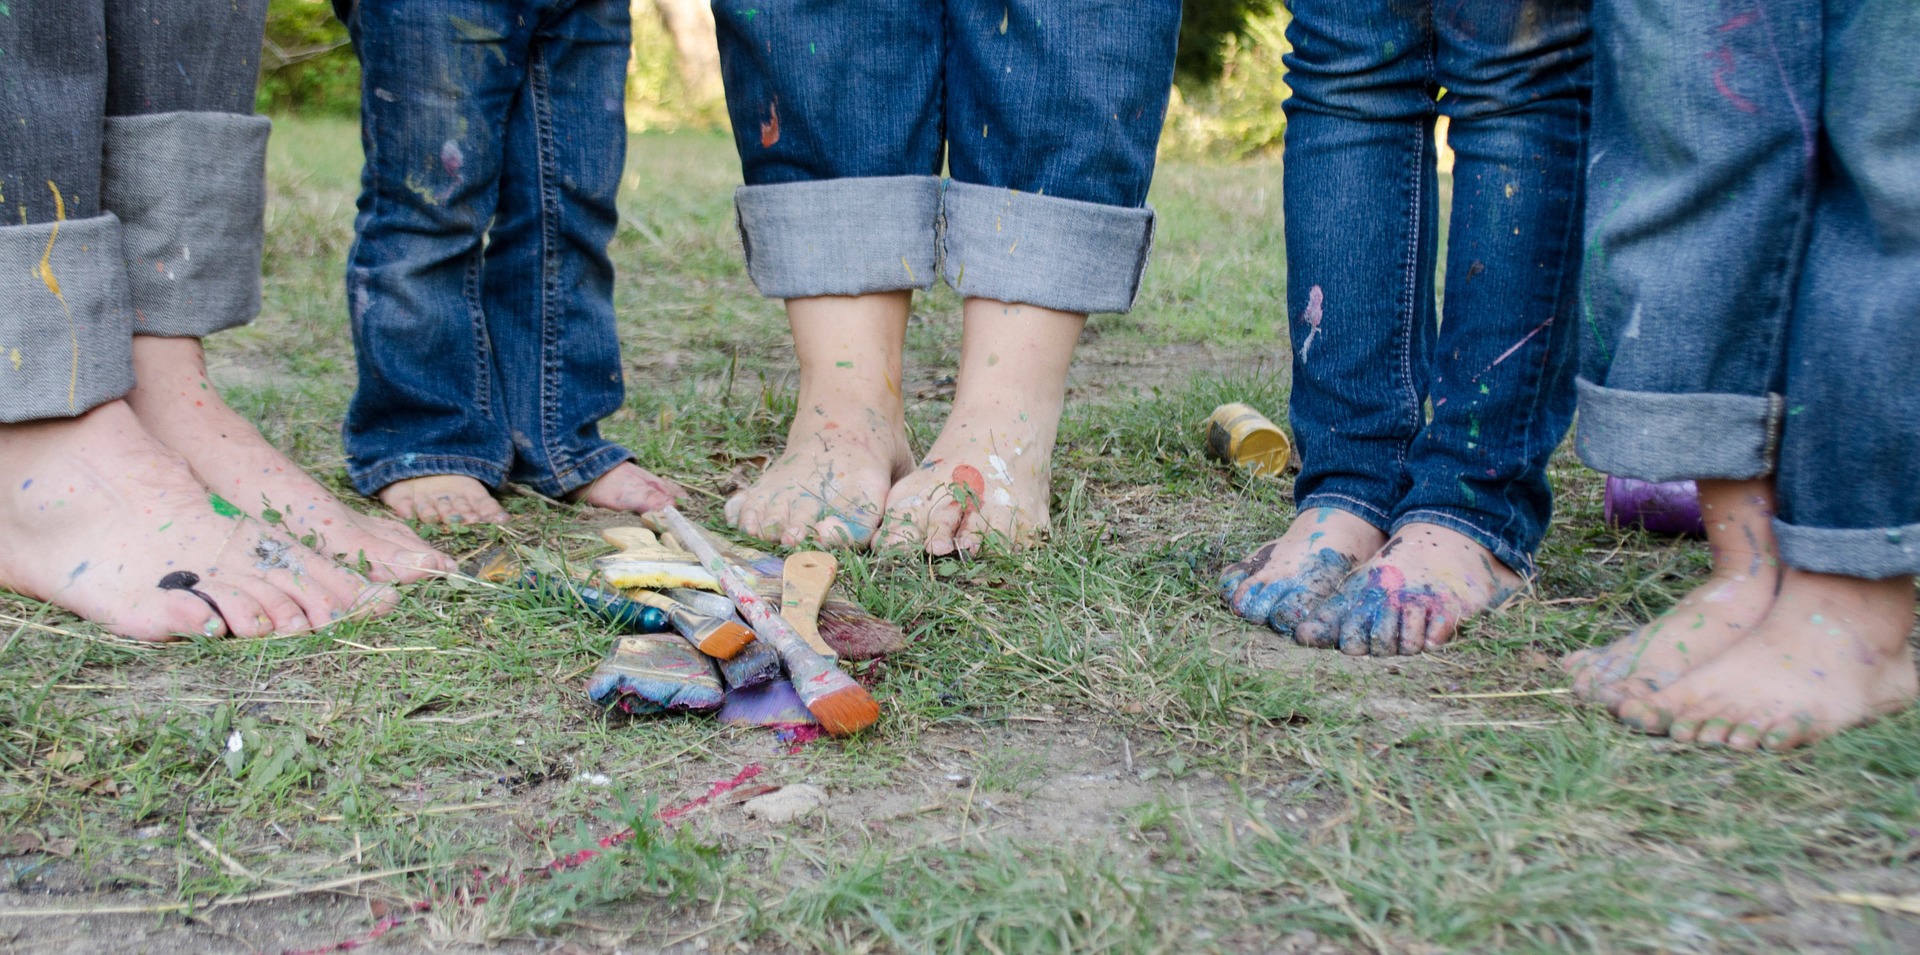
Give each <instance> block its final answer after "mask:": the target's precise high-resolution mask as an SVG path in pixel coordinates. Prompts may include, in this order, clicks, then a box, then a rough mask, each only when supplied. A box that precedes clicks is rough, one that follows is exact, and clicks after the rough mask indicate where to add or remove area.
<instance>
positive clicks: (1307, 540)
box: [1220, 507, 1387, 636]
mask: <svg viewBox="0 0 1920 955" xmlns="http://www.w3.org/2000/svg"><path fill="white" fill-rule="evenodd" d="M1386 539H1387V535H1385V534H1383V533H1381V532H1380V529H1379V528H1377V527H1374V526H1373V525H1372V524H1369V523H1367V522H1366V521H1364V520H1361V519H1360V518H1359V517H1356V516H1354V515H1353V514H1350V513H1348V512H1346V511H1342V510H1339V509H1337V508H1332V507H1314V508H1309V509H1307V510H1306V511H1304V512H1302V513H1301V514H1300V515H1299V516H1298V517H1296V518H1294V520H1293V525H1292V526H1291V527H1288V528H1287V532H1286V533H1285V534H1283V535H1281V536H1280V538H1279V539H1278V540H1273V541H1268V542H1267V543H1266V544H1263V545H1261V547H1260V549H1259V550H1257V551H1254V553H1253V555H1252V556H1250V557H1248V558H1247V559H1246V560H1243V561H1241V562H1239V563H1237V564H1234V565H1232V566H1230V567H1228V568H1227V569H1226V570H1225V571H1222V572H1221V574H1220V596H1221V597H1222V598H1224V599H1225V600H1226V601H1227V606H1229V607H1232V608H1233V612H1234V613H1237V614H1239V615H1240V616H1242V617H1245V618H1247V619H1248V620H1252V621H1254V622H1256V623H1265V624H1267V625H1269V626H1271V627H1273V629H1275V630H1277V631H1279V632H1280V633H1282V634H1285V635H1287V636H1293V634H1294V630H1295V628H1296V627H1298V626H1299V625H1300V623H1301V622H1302V621H1305V620H1306V619H1307V618H1308V617H1309V616H1310V615H1311V614H1312V613H1313V611H1314V610H1315V609H1317V608H1318V607H1319V606H1320V602H1321V601H1322V600H1325V599H1326V598H1327V597H1328V596H1329V595H1331V594H1332V593H1333V592H1334V591H1335V590H1336V589H1338V588H1339V587H1340V583H1341V582H1342V581H1344V580H1346V579H1347V575H1348V574H1350V573H1352V572H1353V569H1354V568H1355V567H1358V566H1360V564H1361V562H1362V561H1365V560H1366V559H1367V558H1368V557H1370V556H1372V555H1373V553H1374V552H1375V551H1377V550H1379V549H1380V545H1381V544H1383V543H1385V542H1386Z"/></svg>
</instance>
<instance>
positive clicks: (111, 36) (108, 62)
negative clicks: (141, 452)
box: [0, 0, 271, 422]
mask: <svg viewBox="0 0 1920 955" xmlns="http://www.w3.org/2000/svg"><path fill="white" fill-rule="evenodd" d="M266 6H267V3H266V0H240V2H236V0H145V2H142V0H64V2H61V3H15V4H13V5H12V8H11V10H10V12H9V13H8V15H6V16H0V51H4V52H0V56H3V57H4V58H5V59H4V62H3V63H0V70H4V82H0V116H4V117H5V122H0V208H4V210H5V212H6V218H5V219H4V220H0V221H9V222H11V221H15V220H17V221H18V222H19V223H20V224H18V225H5V226H0V422H20V421H33V420H40V419H48V418H65V417H74V416H77V415H79V414H82V413H84V412H86V411H87V410H89V409H91V408H93V407H95V406H98V405H101V404H104V403H106V402H109V401H112V400H114V399H117V398H120V397H122V396H124V395H125V394H126V393H127V392H128V391H129V390H130V389H131V388H132V387H133V357H132V341H133V338H132V336H134V335H162V336H174V337H194V338H198V337H202V336H205V335H208V334H211V333H213V332H216V331H219V330H221V329H224V328H231V327H234V326H236V325H243V324H246V323H247V322H249V321H251V320H252V319H253V318H254V316H255V315H257V314H258V313H259V311H260V257H261V250H262V248H263V244H264V235H265V233H264V228H265V220H264V214H265V204H266V145H267V133H268V130H269V128H270V126H271V123H270V122H269V121H268V120H267V119H266V118H265V117H261V116H255V115H253V96H254V87H255V84H256V83H257V80H258V76H259V69H260V63H259V53H260V39H261V31H262V26H263V24H264V23H265V22H266V21H265V18H266Z"/></svg>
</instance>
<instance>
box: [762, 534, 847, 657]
mask: <svg viewBox="0 0 1920 955" xmlns="http://www.w3.org/2000/svg"><path fill="white" fill-rule="evenodd" d="M839 569H840V561H839V560H837V559H835V558H834V556H833V555H832V554H829V553H826V552H825V551H818V550H803V551H801V552H800V553H798V554H794V555H792V556H790V557H788V558H787V561H786V563H785V564H783V565H782V570H781V574H780V616H781V617H782V618H783V619H785V620H786V621H787V623H789V624H791V625H792V626H793V629H794V632H796V633H798V634H800V639H802V640H805V641H807V646H810V647H812V648H813V652H815V653H818V654H820V655H821V656H823V657H826V658H827V659H829V660H832V661H834V662H836V663H837V662H839V660H840V654H839V652H838V651H836V650H834V648H833V647H831V646H828V645H827V641H825V640H822V639H820V605H821V604H822V603H824V602H825V601H826V599H827V588H829V587H832V586H833V575H834V572H835V571H837V570H839ZM756 592H758V588H756Z"/></svg>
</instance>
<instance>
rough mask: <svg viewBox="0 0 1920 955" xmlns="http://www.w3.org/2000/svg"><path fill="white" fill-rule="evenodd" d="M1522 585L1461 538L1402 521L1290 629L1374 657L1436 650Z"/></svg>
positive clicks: (1311, 641) (1302, 638)
mask: <svg viewBox="0 0 1920 955" xmlns="http://www.w3.org/2000/svg"><path fill="white" fill-rule="evenodd" d="M1524 585H1525V581H1524V580H1522V579H1521V578H1520V575H1519V574H1516V573H1514V572H1513V571H1512V570H1511V569H1509V568H1508V567H1507V566H1506V565H1505V564H1502V563H1500V562H1499V561H1498V560H1496V559H1495V558H1494V556H1493V554H1492V553H1491V552H1489V551H1488V550H1487V549H1486V548H1485V547H1482V546H1480V545H1479V544H1476V543H1474V542H1473V540H1472V539H1471V538H1468V537H1467V536H1466V535H1464V534H1461V533H1460V532H1458V531H1455V530H1451V529H1449V528H1445V527H1441V526H1439V525H1437V524H1421V523H1413V524H1408V525H1406V526H1404V527H1402V528H1400V529H1399V530H1398V531H1395V532H1394V535H1393V538H1392V539H1391V540H1388V541H1387V543H1386V546H1384V547H1381V548H1380V551H1379V553H1376V554H1374V555H1373V557H1372V558H1371V559H1369V560H1368V561H1367V562H1366V563H1365V564H1364V565H1362V566H1361V567H1360V569H1358V570H1356V571H1354V572H1353V576H1351V577H1349V578H1347V582H1346V583H1345V584H1344V585H1342V586H1341V588H1340V590H1339V591H1338V592H1336V593H1335V594H1334V595H1333V596H1331V597H1328V598H1327V599H1326V600H1324V601H1322V602H1321V604H1320V609H1319V610H1316V611H1314V613H1313V616H1312V618H1311V619H1309V620H1307V621H1306V622H1304V623H1302V624H1300V625H1299V626H1298V627H1297V628H1295V630H1294V633H1295V639H1296V640H1298V641H1299V642H1300V643H1302V644H1305V645H1306V646H1310V647H1333V646H1338V647H1339V648H1340V649H1341V651H1343V652H1345V653H1350V654H1365V653H1371V654H1374V655H1375V656H1386V655H1390V654H1395V653H1400V654H1409V653H1419V652H1421V651H1422V650H1431V649H1436V648H1438V647H1440V646H1443V645H1445V644H1446V642H1447V641H1449V640H1451V639H1453V634H1454V631H1456V630H1457V629H1458V628H1459V626H1460V623H1461V621H1463V620H1466V619H1467V618H1468V617H1472V616H1474V615H1476V614H1479V613H1481V612H1483V611H1485V610H1488V609H1490V608H1493V607H1497V606H1499V605H1500V604H1501V603H1503V602H1504V601H1505V600H1506V599H1507V598H1508V597H1510V596H1512V595H1513V594H1514V592H1516V591H1518V590H1519V589H1520V588H1521V587H1522V586H1524Z"/></svg>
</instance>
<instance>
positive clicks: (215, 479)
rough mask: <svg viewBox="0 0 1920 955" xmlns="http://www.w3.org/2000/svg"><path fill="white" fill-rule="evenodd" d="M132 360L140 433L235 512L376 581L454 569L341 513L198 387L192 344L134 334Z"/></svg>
mask: <svg viewBox="0 0 1920 955" xmlns="http://www.w3.org/2000/svg"><path fill="white" fill-rule="evenodd" d="M133 362H134V373H135V375H136V376H137V377H138V379H139V384H138V385H137V386H136V387H135V388H134V389H133V391H131V392H130V393H128V395H127V404H128V406H129V407H131V408H132V409H133V412H134V414H135V415H136V416H137V417H138V418H139V419H140V423H141V425H143V426H144V427H145V428H146V430H147V431H148V432H149V433H151V434H152V435H153V436H154V437H156V438H159V439H160V441H161V442H162V443H164V444H166V445H167V446H168V447H169V448H172V449H173V450H174V451H175V452H176V453H178V454H180V455H181V456H182V457H185V458H186V459H187V463H188V464H189V465H191V466H192V467H193V471H194V473H195V474H197V475H199V477H200V480H201V482H202V483H204V484H205V485H206V486H207V487H209V488H211V489H212V490H214V491H216V492H218V493H219V494H220V495H221V497H223V498H224V499H226V500H228V501H231V502H232V503H233V505H234V506H235V507H238V508H240V509H241V510H243V511H245V512H246V513H248V514H249V515H252V516H255V517H259V518H261V519H262V520H264V521H265V522H266V523H268V524H272V525H274V526H276V527H280V528H282V529H284V530H285V531H286V532H287V535H288V536H289V537H292V538H294V539H296V540H299V541H301V542H303V543H304V544H306V545H307V546H308V547H310V548H311V549H313V550H315V551H318V552H320V553H323V554H326V555H328V556H329V557H332V558H333V559H334V560H336V561H339V562H340V563H341V564H343V565H345V566H348V567H354V568H364V569H365V571H366V573H367V574H368V576H370V577H372V578H373V579H374V580H377V581H386V582H399V583H406V582H411V581H414V580H418V579H420V578H422V577H427V576H431V575H435V574H441V573H446V572H448V571H451V570H453V569H454V562H453V559H452V558H450V557H448V556H446V555H445V554H442V553H440V552H438V551H436V550H434V549H433V548H432V547H431V546H429V545H428V544H427V542H426V541H423V540H421V539H420V537H419V535H417V534H415V533H414V532H413V531H412V530H411V529H409V528H408V527H407V526H406V525H405V524H402V523H400V522H399V521H395V520H390V519H387V518H382V517H373V516H370V515H367V514H362V513H360V512H359V511H356V510H354V509H352V508H350V507H348V506H346V505H345V504H344V503H342V502H341V501H340V499H339V498H336V497H334V496H333V494H332V493H330V492H328V491H327V489H326V488H324V487H322V486H321V485H320V483H319V482H318V481H315V480H314V479H313V478H312V477H311V476H309V475H308V474H307V472H306V471H305V470H303V469H302V468H301V467H300V466H299V465H297V464H294V463H293V462H292V461H291V460H289V459H288V458H287V456H286V455H284V454H281V453H280V451H279V450H278V449H276V448H275V447H274V446H273V445H271V444H269V443H267V440H266V438H264V437H262V436H261V434H260V432H259V431H258V430H256V429H255V428H254V426H253V425H252V424H251V423H249V422H248V421H247V420H246V419H245V418H242V417H241V416H240V415H239V414H238V413H236V412H235V411H234V410H233V409H231V408H229V407H228V406H227V404H226V402H225V401H223V400H221V398H220V393H219V392H218V391H216V390H214V388H213V385H212V384H211V383H210V382H209V381H208V380H207V371H206V363H205V359H204V357H203V356H202V352H201V349H200V341H199V340H198V339H194V338H155V337H152V336H146V335H142V336H137V337H135V338H134V340H133Z"/></svg>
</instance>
